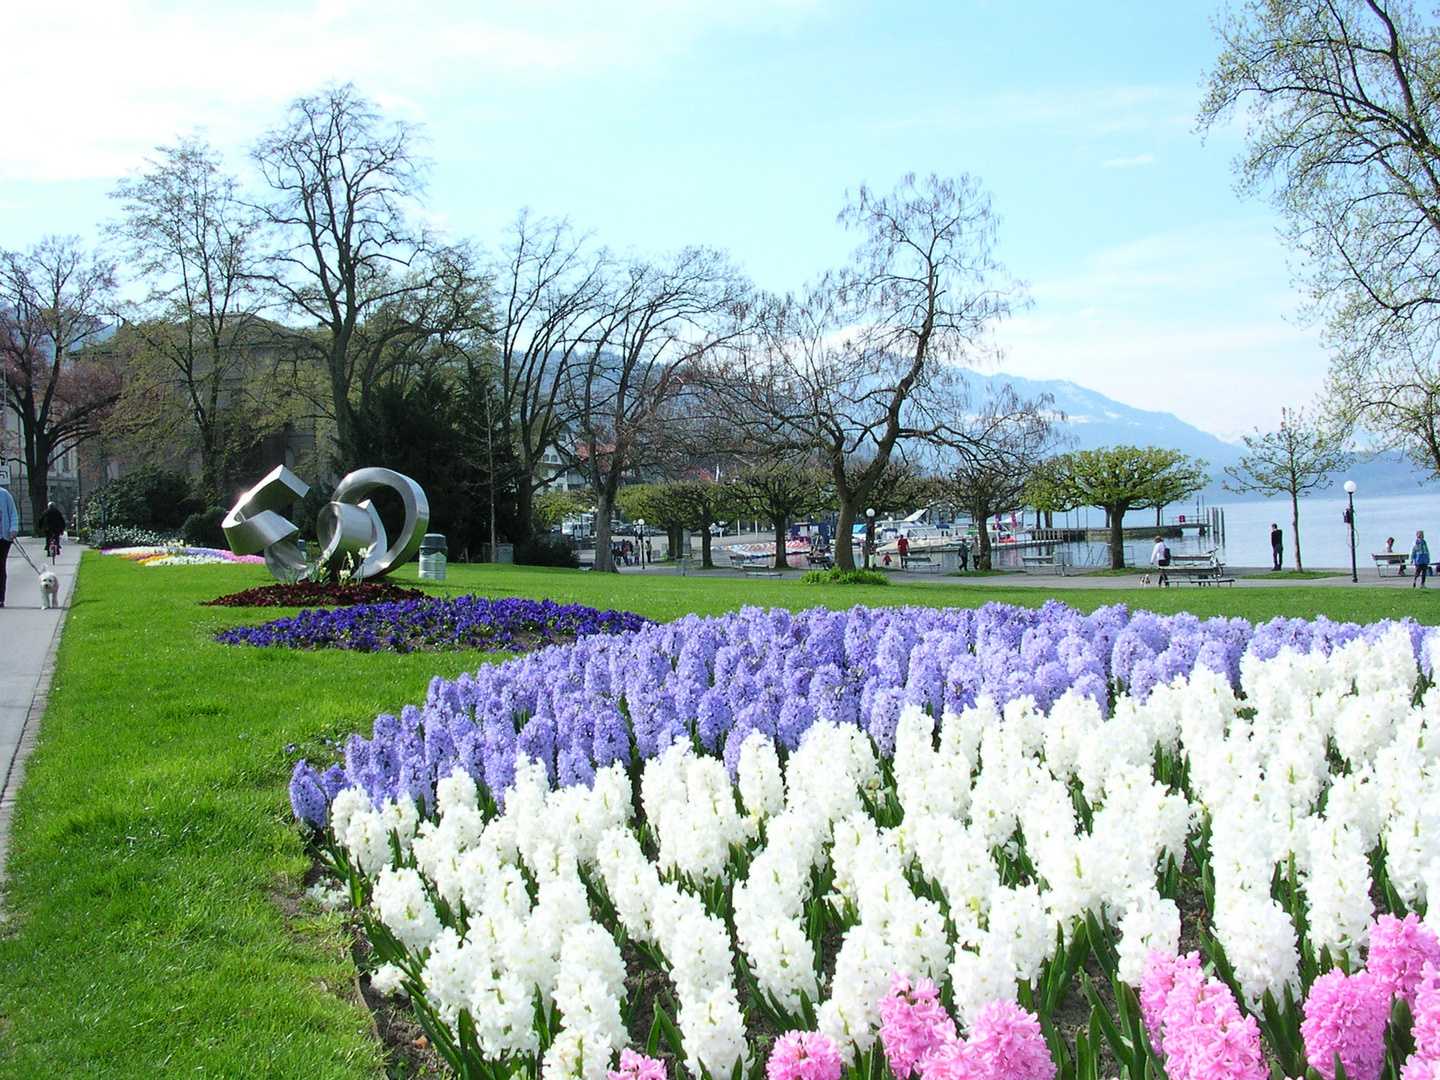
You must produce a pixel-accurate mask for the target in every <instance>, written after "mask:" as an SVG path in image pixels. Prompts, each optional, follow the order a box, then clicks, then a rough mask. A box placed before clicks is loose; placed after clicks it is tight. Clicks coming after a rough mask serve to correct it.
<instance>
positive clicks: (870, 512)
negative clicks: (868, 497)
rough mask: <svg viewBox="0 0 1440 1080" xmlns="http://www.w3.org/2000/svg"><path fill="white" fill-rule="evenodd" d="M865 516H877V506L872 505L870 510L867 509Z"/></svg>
mask: <svg viewBox="0 0 1440 1080" xmlns="http://www.w3.org/2000/svg"><path fill="white" fill-rule="evenodd" d="M865 516H866V517H868V518H873V517H874V516H875V508H874V507H873V506H872V507H870V509H869V510H866V511H865Z"/></svg>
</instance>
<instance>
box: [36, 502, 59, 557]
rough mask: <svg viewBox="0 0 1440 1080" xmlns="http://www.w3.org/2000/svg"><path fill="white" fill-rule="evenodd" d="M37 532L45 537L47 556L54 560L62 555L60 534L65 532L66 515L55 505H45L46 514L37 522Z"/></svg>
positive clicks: (52, 503) (50, 503)
mask: <svg viewBox="0 0 1440 1080" xmlns="http://www.w3.org/2000/svg"><path fill="white" fill-rule="evenodd" d="M35 527H36V530H37V531H38V532H39V533H40V535H41V536H43V537H45V554H46V555H49V556H50V557H51V558H54V557H55V556H56V555H58V554H59V553H60V534H61V533H63V532H64V531H65V515H64V514H62V513H61V512H60V508H59V507H58V506H56V505H55V503H54V502H53V501H52V502H49V503H46V505H45V512H44V513H43V514H41V515H40V519H39V520H38V521H36V522H35Z"/></svg>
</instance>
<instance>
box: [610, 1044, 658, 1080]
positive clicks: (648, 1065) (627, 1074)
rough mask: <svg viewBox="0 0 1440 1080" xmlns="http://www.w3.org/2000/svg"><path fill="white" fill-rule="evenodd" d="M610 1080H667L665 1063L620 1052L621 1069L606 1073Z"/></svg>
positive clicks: (631, 1053)
mask: <svg viewBox="0 0 1440 1080" xmlns="http://www.w3.org/2000/svg"><path fill="white" fill-rule="evenodd" d="M606 1077H607V1078H608V1080H665V1063H664V1062H663V1061H660V1060H659V1059H658V1058H652V1057H646V1056H645V1055H644V1054H637V1053H636V1052H635V1051H634V1050H621V1051H620V1068H619V1069H611V1070H610V1071H609V1072H607V1073H606Z"/></svg>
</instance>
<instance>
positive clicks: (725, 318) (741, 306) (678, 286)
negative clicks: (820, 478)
mask: <svg viewBox="0 0 1440 1080" xmlns="http://www.w3.org/2000/svg"><path fill="white" fill-rule="evenodd" d="M746 311H747V288H746V285H745V282H744V280H743V279H742V278H741V277H740V275H739V274H738V272H737V271H736V270H735V269H734V268H733V267H732V266H731V265H730V263H729V262H728V261H727V260H726V259H725V258H724V257H723V256H721V255H720V254H719V253H718V252H715V251H710V250H708V249H705V248H686V249H685V250H683V251H681V252H680V254H678V255H677V256H675V257H673V258H671V259H668V260H665V261H663V262H650V261H647V260H644V259H632V260H631V261H629V262H627V263H626V264H624V265H623V266H621V267H620V268H619V269H618V270H617V272H616V273H615V274H614V276H613V278H612V281H611V282H610V285H609V287H608V289H607V298H606V302H605V314H604V318H603V319H602V320H601V321H600V322H599V323H598V324H597V325H596V327H595V330H594V332H593V333H592V335H591V337H590V340H589V341H588V342H587V349H586V355H585V357H584V359H583V361H582V362H580V363H577V364H576V365H575V366H574V368H573V370H572V371H571V374H570V379H569V385H570V387H571V395H572V401H573V402H574V406H573V408H574V417H575V419H574V431H575V434H576V465H577V466H578V467H579V469H580V471H581V473H582V474H583V475H584V476H585V478H586V480H587V481H588V482H589V484H590V485H591V487H592V488H593V489H594V491H595V496H596V500H595V502H596V512H595V569H597V570H614V569H615V565H614V560H613V559H612V558H611V555H610V531H611V516H612V512H613V510H614V507H615V495H616V492H618V491H619V489H620V484H621V480H622V478H623V477H624V476H626V474H627V473H630V472H632V471H633V470H635V469H636V468H638V467H642V466H644V465H646V464H647V463H648V461H649V460H650V459H651V458H652V456H659V454H660V451H661V448H660V446H658V445H657V442H656V441H655V436H656V435H657V434H658V432H659V430H660V429H661V428H662V427H663V425H664V422H665V421H666V420H667V419H668V418H670V416H671V413H672V411H673V407H674V402H675V399H676V398H677V397H678V396H679V395H680V394H682V393H684V392H685V391H686V387H687V379H688V378H689V377H690V373H691V372H692V370H693V368H694V367H695V366H696V364H697V363H698V362H699V360H700V359H702V358H703V357H704V356H706V354H708V353H710V352H712V351H714V350H716V349H718V348H720V347H721V345H722V344H723V343H724V342H726V341H728V340H729V339H731V338H732V337H734V336H737V335H738V334H739V333H740V332H741V320H742V317H743V316H744V315H745V314H746Z"/></svg>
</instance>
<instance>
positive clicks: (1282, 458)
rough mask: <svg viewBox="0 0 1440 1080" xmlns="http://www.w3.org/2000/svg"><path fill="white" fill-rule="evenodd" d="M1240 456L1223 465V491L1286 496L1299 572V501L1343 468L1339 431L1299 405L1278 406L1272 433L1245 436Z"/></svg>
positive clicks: (1345, 463) (1349, 458) (1345, 455)
mask: <svg viewBox="0 0 1440 1080" xmlns="http://www.w3.org/2000/svg"><path fill="white" fill-rule="evenodd" d="M1244 438H1245V456H1244V457H1242V458H1241V459H1240V461H1239V464H1237V465H1231V466H1228V467H1226V469H1225V472H1226V473H1227V474H1228V477H1229V479H1227V480H1226V481H1225V488H1226V490H1227V491H1234V492H1238V493H1244V492H1247V491H1257V492H1259V493H1260V494H1262V495H1266V496H1272V495H1281V494H1284V495H1289V496H1290V529H1291V533H1292V535H1293V536H1294V537H1295V569H1296V570H1301V571H1303V570H1304V569H1305V566H1304V564H1303V563H1302V562H1301V559H1300V500H1301V499H1303V498H1304V497H1305V496H1306V495H1308V494H1310V492H1312V491H1318V490H1323V489H1325V488H1327V487H1329V486H1330V485H1331V483H1333V481H1332V480H1331V479H1330V474H1331V473H1335V472H1338V471H1340V470H1341V469H1344V468H1345V467H1346V466H1348V465H1349V464H1350V462H1351V461H1352V460H1353V459H1354V455H1352V454H1351V453H1349V451H1348V450H1347V449H1346V447H1345V443H1346V439H1345V436H1344V434H1343V433H1342V432H1340V431H1337V430H1335V429H1334V428H1333V427H1331V426H1330V425H1328V424H1326V423H1324V422H1323V421H1319V420H1316V419H1314V418H1313V417H1309V416H1306V415H1305V410H1304V409H1294V410H1291V409H1281V410H1280V427H1279V429H1278V430H1276V431H1269V432H1266V433H1265V434H1264V435H1261V434H1260V433H1259V431H1258V430H1257V431H1256V433H1255V434H1254V435H1246V436H1245V437H1244Z"/></svg>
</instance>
